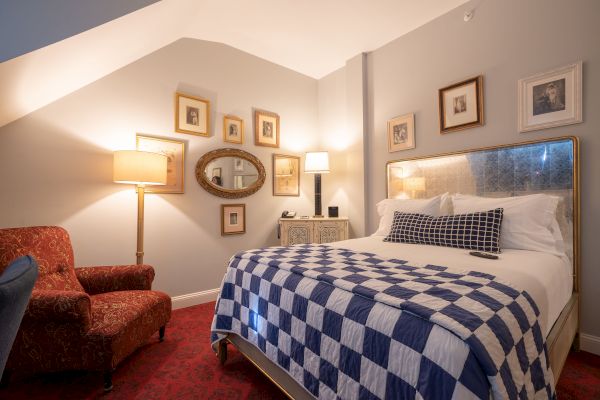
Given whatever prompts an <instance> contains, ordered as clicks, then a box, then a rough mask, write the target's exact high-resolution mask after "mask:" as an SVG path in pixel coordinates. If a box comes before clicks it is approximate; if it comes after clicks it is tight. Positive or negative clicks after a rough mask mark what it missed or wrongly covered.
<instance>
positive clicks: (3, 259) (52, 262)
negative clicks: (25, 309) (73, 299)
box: [0, 226, 84, 292]
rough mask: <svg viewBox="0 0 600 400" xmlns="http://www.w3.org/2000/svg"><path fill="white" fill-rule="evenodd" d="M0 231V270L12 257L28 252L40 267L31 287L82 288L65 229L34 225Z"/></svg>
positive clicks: (24, 254) (80, 290)
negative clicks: (36, 278)
mask: <svg viewBox="0 0 600 400" xmlns="http://www.w3.org/2000/svg"><path fill="white" fill-rule="evenodd" d="M1 231H2V233H1V235H0V236H1V237H0V273H2V271H4V268H6V267H7V266H8V264H10V262H11V261H13V260H14V259H16V258H18V257H21V256H26V255H30V256H33V258H35V260H36V262H37V264H38V268H39V278H38V280H37V281H36V283H35V286H34V289H54V290H75V291H78V292H83V291H84V290H83V287H81V284H80V283H79V281H78V280H77V277H76V276H75V271H74V269H73V266H74V263H73V248H72V247H71V239H70V238H69V234H68V233H67V231H66V230H64V229H63V228H59V227H56V226H35V227H31V228H11V229H2V230H1Z"/></svg>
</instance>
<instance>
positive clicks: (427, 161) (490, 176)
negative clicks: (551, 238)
mask: <svg viewBox="0 0 600 400" xmlns="http://www.w3.org/2000/svg"><path fill="white" fill-rule="evenodd" d="M386 174H387V185H386V190H387V197H388V198H428V197H431V196H436V195H439V194H442V193H445V192H450V193H457V192H459V193H464V194H475V195H478V196H484V197H505V196H516V195H526V194H534V193H547V194H552V195H555V196H559V197H561V199H562V201H561V202H559V207H558V210H557V217H558V218H557V219H558V221H559V225H560V228H561V233H562V234H563V238H565V245H566V247H567V255H568V256H569V258H570V259H571V261H572V264H573V295H572V296H571V298H570V300H569V301H568V302H567V304H566V306H565V307H564V308H563V310H562V312H561V314H560V316H559V317H558V319H557V320H556V322H555V323H554V325H553V327H552V329H551V331H550V333H549V334H548V336H547V337H546V345H547V348H548V353H549V354H548V357H549V360H550V366H551V368H552V372H553V373H554V380H555V382H557V381H558V378H559V377H560V374H561V372H562V369H563V366H564V364H565V361H566V359H567V356H568V354H569V351H570V350H571V348H574V349H575V350H576V351H578V350H579V310H580V304H579V289H580V284H579V281H580V276H579V265H580V248H579V246H580V237H579V235H580V233H579V226H580V205H579V201H580V200H579V141H578V138H577V137H574V136H568V137H559V138H552V139H543V140H536V141H528V142H521V143H516V144H510V145H501V146H493V147H485V148H480V149H474V150H465V151H459V152H453V153H445V154H439V155H435V156H428V157H418V158H410V159H403V160H396V161H389V162H388V163H387V165H386ZM407 177H411V178H423V179H421V181H420V183H419V185H416V186H417V187H418V188H419V189H417V190H414V188H415V185H414V184H413V185H411V187H410V188H407V190H405V187H404V184H403V183H404V179H406V178H407ZM507 177H508V179H506V178H507ZM412 182H413V183H414V180H413V181H412ZM428 182H429V183H428ZM228 344H232V345H233V346H235V347H236V348H237V349H238V350H239V351H240V352H241V353H242V354H243V355H244V356H245V357H246V358H247V359H248V360H249V361H250V362H251V363H252V364H254V365H255V366H256V367H257V368H258V369H259V370H260V371H261V372H262V373H263V374H264V375H265V376H266V377H267V378H268V379H269V380H270V381H271V382H273V383H274V384H275V385H276V386H277V387H278V388H279V389H281V391H282V392H283V393H284V394H285V395H286V396H287V397H289V398H290V399H314V397H313V396H312V394H310V393H309V392H308V391H307V390H306V389H305V388H304V387H303V386H302V385H301V384H299V383H298V382H296V381H295V380H294V379H292V377H291V376H290V375H288V373H287V372H286V371H285V370H283V369H282V368H281V367H279V366H278V365H277V364H276V363H274V362H272V361H271V360H269V359H268V358H267V357H266V356H265V355H264V354H263V353H262V352H261V351H260V350H259V349H257V348H256V347H255V346H254V345H252V344H250V343H249V342H247V341H246V340H245V339H243V338H242V337H240V336H238V335H236V334H232V333H230V334H228V335H227V337H225V338H224V339H222V340H221V341H220V342H219V343H218V351H217V357H218V358H219V360H220V362H221V364H224V363H225V361H226V360H227V345H228Z"/></svg>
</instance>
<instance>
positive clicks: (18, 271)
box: [0, 256, 38, 376]
mask: <svg viewBox="0 0 600 400" xmlns="http://www.w3.org/2000/svg"><path fill="white" fill-rule="evenodd" d="M37 276H38V266H37V263H36V262H35V260H34V259H33V257H31V256H23V257H19V258H17V259H16V260H14V261H13V262H12V263H10V264H9V265H8V267H6V269H5V270H4V273H3V274H2V275H0V321H2V329H0V376H1V375H2V372H3V371H4V366H5V365H6V360H7V359H8V355H9V354H10V349H11V348H12V345H13V342H14V340H15V336H16V335H17V331H18V330H19V326H20V325H21V319H22V318H23V314H24V313H25V309H26V308H27V304H28V303H29V297H30V296H31V291H32V290H33V285H34V284H35V281H36V279H37Z"/></svg>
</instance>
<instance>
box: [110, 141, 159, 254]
mask: <svg viewBox="0 0 600 400" xmlns="http://www.w3.org/2000/svg"><path fill="white" fill-rule="evenodd" d="M113 181H115V182H117V183H127V184H132V185H137V189H138V218H137V252H136V263H137V264H143V262H144V186H145V185H166V183H167V157H166V156H164V155H162V154H157V153H149V152H146V151H136V150H120V151H115V153H114V159H113Z"/></svg>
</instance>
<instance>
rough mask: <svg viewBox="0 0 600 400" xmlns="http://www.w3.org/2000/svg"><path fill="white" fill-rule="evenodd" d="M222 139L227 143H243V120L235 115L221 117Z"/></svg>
mask: <svg viewBox="0 0 600 400" xmlns="http://www.w3.org/2000/svg"><path fill="white" fill-rule="evenodd" d="M223 141H224V142H228V143H236V144H243V143H244V121H243V120H242V119H241V118H240V117H236V116H235V115H226V116H224V117H223Z"/></svg>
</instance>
